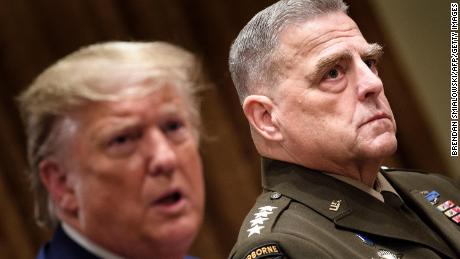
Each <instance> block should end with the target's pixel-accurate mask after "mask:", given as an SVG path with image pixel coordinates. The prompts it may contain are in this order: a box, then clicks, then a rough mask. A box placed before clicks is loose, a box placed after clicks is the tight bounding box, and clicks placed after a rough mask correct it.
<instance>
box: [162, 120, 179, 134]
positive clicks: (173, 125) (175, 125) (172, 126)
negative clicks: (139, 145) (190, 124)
mask: <svg viewBox="0 0 460 259" xmlns="http://www.w3.org/2000/svg"><path fill="white" fill-rule="evenodd" d="M183 126H184V124H183V123H182V122H181V121H169V122H167V123H166V124H165V126H164V127H163V130H164V131H165V132H174V131H177V130H179V129H180V128H182V127H183Z"/></svg>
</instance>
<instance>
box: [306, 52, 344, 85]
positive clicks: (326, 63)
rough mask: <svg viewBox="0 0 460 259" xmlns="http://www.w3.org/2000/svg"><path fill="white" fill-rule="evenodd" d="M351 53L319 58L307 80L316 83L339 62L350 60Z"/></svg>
mask: <svg viewBox="0 0 460 259" xmlns="http://www.w3.org/2000/svg"><path fill="white" fill-rule="evenodd" d="M351 59H352V53H351V52H350V51H344V52H337V53H334V54H332V55H329V56H327V57H323V58H320V60H319V61H318V62H317V63H316V65H315V68H314V70H313V72H312V73H311V75H310V76H309V79H310V80H312V81H314V82H317V81H318V80H320V79H321V78H323V75H324V73H326V72H327V71H328V70H329V69H331V67H333V66H334V65H336V64H337V63H338V62H339V61H341V60H351Z"/></svg>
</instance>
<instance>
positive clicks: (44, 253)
mask: <svg viewBox="0 0 460 259" xmlns="http://www.w3.org/2000/svg"><path fill="white" fill-rule="evenodd" d="M98 258H99V257H97V256H95V255H93V254H91V253H90V252H88V251H87V250H86V249H84V248H83V247H81V246H80V245H78V244H77V243H76V242H75V241H73V240H72V239H71V238H70V237H69V236H67V234H66V233H65V232H64V230H63V229H62V227H61V226H59V227H58V228H57V229H56V231H55V232H54V235H53V239H52V240H51V241H50V242H48V243H47V244H46V245H44V246H43V247H42V248H41V249H40V251H39V253H38V255H37V259H98Z"/></svg>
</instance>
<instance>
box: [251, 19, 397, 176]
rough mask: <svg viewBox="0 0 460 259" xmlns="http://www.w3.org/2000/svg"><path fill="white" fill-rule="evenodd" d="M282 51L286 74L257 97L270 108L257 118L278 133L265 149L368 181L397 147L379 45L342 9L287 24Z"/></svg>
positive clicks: (323, 169)
mask: <svg viewBox="0 0 460 259" xmlns="http://www.w3.org/2000/svg"><path fill="white" fill-rule="evenodd" d="M279 51H280V52H279V53H280V55H282V56H283V59H284V60H285V61H286V62H285V63H286V66H285V67H284V74H283V76H282V79H281V80H280V81H279V84H278V85H277V86H276V87H273V88H274V90H273V91H272V92H271V93H270V100H269V101H266V102H265V101H264V100H263V99H261V100H263V101H264V104H263V105H264V106H265V107H268V108H266V111H267V112H266V115H265V117H268V118H266V119H262V120H261V121H269V122H270V123H272V124H273V125H272V126H273V127H272V128H275V129H276V131H277V132H278V135H276V134H272V135H271V137H272V140H275V141H276V142H277V143H278V144H279V145H280V149H281V150H282V151H276V148H272V146H273V145H271V147H269V148H265V150H268V152H267V154H266V155H267V156H275V158H278V159H280V158H281V159H283V160H287V161H289V162H293V163H296V164H300V165H304V166H306V167H310V168H313V169H317V170H322V171H326V172H330V173H335V174H342V175H346V176H349V177H351V178H354V179H356V180H359V181H362V182H364V183H365V184H368V185H372V183H373V182H374V179H375V175H376V173H377V168H378V166H379V165H380V163H381V161H382V159H383V158H385V157H386V156H388V155H390V154H392V153H393V152H394V151H395V150H396V146H397V141H396V138H395V132H396V124H395V120H394V117H393V113H392V111H391V108H390V105H389V103H388V100H387V98H386V97H385V94H384V91H383V84H382V81H381V80H380V78H379V76H378V73H377V68H376V62H377V60H378V57H379V56H380V55H381V50H380V47H379V46H378V45H376V44H369V43H367V42H366V40H365V39H364V38H363V36H362V34H361V32H360V31H359V29H358V27H357V25H356V24H355V23H354V22H353V20H352V19H351V18H349V17H348V16H347V15H346V14H343V13H332V14H326V15H322V16H319V17H317V18H315V19H313V20H310V21H308V22H306V23H302V24H300V25H294V26H290V27H288V28H287V29H286V30H285V31H284V32H283V33H282V34H281V37H280V47H279ZM256 99H257V98H254V97H249V99H247V100H246V102H245V104H244V105H246V106H248V107H249V106H250V105H252V104H251V103H254V100H256ZM248 107H245V110H246V111H250V110H251V109H248ZM245 113H246V114H248V112H245ZM262 124H263V123H262ZM256 128H257V127H256ZM257 130H258V132H259V133H260V134H261V135H265V136H268V135H267V134H266V133H264V132H263V128H260V127H259V129H257ZM274 136H275V137H274ZM268 138H270V136H269V137H268ZM266 139H267V137H266ZM273 150H275V151H273Z"/></svg>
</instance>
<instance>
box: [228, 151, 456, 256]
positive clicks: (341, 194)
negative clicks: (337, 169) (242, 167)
mask: <svg viewBox="0 0 460 259" xmlns="http://www.w3.org/2000/svg"><path fill="white" fill-rule="evenodd" d="M262 164H263V175H262V176H263V177H262V179H263V189H264V191H263V193H262V194H261V195H260V196H259V197H258V199H257V201H256V204H255V205H254V207H253V208H252V209H251V211H250V212H249V214H248V215H247V217H246V218H245V220H244V222H243V224H242V226H241V230H240V233H239V236H238V240H237V242H236V244H235V246H234V248H233V249H232V251H231V254H230V256H229V258H234V259H240V258H253V259H254V258H294V259H297V258H299V259H300V258H404V259H407V258H460V253H459V251H458V248H459V247H458V245H459V242H460V241H459V240H460V232H459V229H458V225H456V224H455V223H454V222H452V221H450V220H449V219H448V218H447V217H445V216H444V215H443V213H442V212H439V211H437V210H436V208H435V207H433V206H432V205H431V204H430V203H429V202H428V201H426V200H425V199H424V198H423V195H422V194H420V192H421V191H425V190H428V191H431V190H436V191H437V192H439V193H440V194H441V197H443V198H446V199H447V198H448V199H451V200H453V201H455V202H456V203H457V204H460V192H459V189H458V188H456V186H454V185H453V184H451V183H450V182H449V181H448V180H446V179H444V178H442V177H434V176H432V175H425V174H421V173H414V172H403V173H401V171H395V172H390V171H391V170H387V171H388V172H383V173H384V175H385V177H386V178H387V179H388V180H389V182H390V183H392V185H393V187H395V189H396V190H397V191H398V194H400V195H401V197H402V198H403V199H404V201H403V202H401V203H400V205H399V206H400V207H396V208H395V207H394V206H393V207H392V206H390V205H389V204H385V203H382V202H381V201H379V200H377V199H376V198H374V197H372V196H371V195H369V194H367V193H365V192H363V191H361V190H359V189H357V188H355V187H353V186H351V185H349V184H346V183H344V182H342V181H340V180H337V179H335V178H333V177H330V176H328V175H325V174H323V173H321V172H318V171H314V170H310V169H307V168H304V167H301V166H298V165H294V164H290V163H285V162H281V161H275V160H270V159H266V158H264V159H263V163H262ZM396 172H400V173H396ZM406 173H407V174H406ZM400 174H403V175H404V179H403V180H399V178H400V177H399V175H400ZM395 179H398V180H395ZM406 181H409V182H410V183H411V184H412V183H413V182H414V181H416V182H417V185H416V186H412V185H407V186H409V187H405V186H406V183H405V182H406ZM396 182H397V183H396ZM411 192H412V193H413V194H414V195H415V193H417V197H418V196H420V197H421V198H422V199H423V201H422V200H420V201H419V202H422V203H423V202H424V203H425V205H426V206H429V207H427V208H428V209H429V213H428V214H434V215H435V217H436V218H439V219H438V220H439V221H441V219H442V221H441V223H433V222H432V221H431V220H429V217H428V216H425V215H424V214H423V215H418V214H416V213H421V211H420V209H419V208H418V207H417V206H416V203H415V202H414V201H413V199H412V198H408V197H407V196H408V195H407V193H411ZM420 197H418V198H420ZM436 224H441V225H442V226H444V229H447V231H445V232H440V230H442V229H443V228H439V227H437V226H436ZM267 245H268V246H269V245H275V246H276V247H277V248H278V249H279V250H280V251H278V253H268V252H267V251H268V250H266V249H265V250H263V249H262V248H263V247H264V246H267ZM257 248H259V249H258V250H257Z"/></svg>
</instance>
